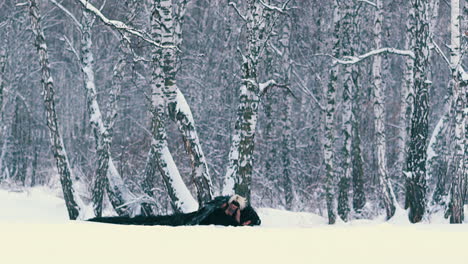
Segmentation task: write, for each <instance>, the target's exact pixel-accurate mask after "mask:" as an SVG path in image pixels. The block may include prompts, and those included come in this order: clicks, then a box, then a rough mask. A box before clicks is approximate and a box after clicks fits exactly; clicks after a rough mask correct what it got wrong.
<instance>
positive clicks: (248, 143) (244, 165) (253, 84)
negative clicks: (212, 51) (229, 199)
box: [223, 0, 289, 199]
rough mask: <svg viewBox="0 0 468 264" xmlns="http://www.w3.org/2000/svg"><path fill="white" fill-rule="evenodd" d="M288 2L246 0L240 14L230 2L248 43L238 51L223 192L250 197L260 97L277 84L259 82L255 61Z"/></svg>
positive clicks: (257, 61) (260, 57) (260, 54)
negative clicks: (236, 99) (238, 81)
mask: <svg viewBox="0 0 468 264" xmlns="http://www.w3.org/2000/svg"><path fill="white" fill-rule="evenodd" d="M288 2H289V0H288V1H286V2H285V3H284V4H283V5H282V7H281V8H279V7H275V6H272V5H270V4H269V3H266V2H264V1H262V0H248V1H247V3H246V12H245V14H242V12H241V11H240V10H239V9H238V8H237V6H236V4H235V3H233V2H230V3H229V4H230V5H231V6H232V7H233V8H234V10H235V11H236V13H237V14H238V15H239V16H240V17H241V19H242V21H243V23H244V25H245V27H246V30H247V32H246V34H247V43H246V46H247V47H246V52H245V54H244V53H242V52H241V56H242V62H241V65H242V66H241V67H242V69H241V71H242V75H241V76H242V85H241V87H240V96H239V105H238V108H237V119H236V123H235V126H234V131H233V135H232V138H231V147H230V151H229V160H228V166H227V170H226V174H225V177H224V184H223V194H225V195H229V194H233V193H236V194H239V195H241V196H244V197H247V199H250V193H251V182H252V173H253V153H254V146H255V142H254V138H255V132H256V125H257V119H258V106H259V103H260V97H261V95H263V94H264V93H265V92H266V90H267V89H268V88H270V87H271V86H274V85H276V82H275V81H273V80H271V81H268V82H266V83H263V84H262V83H260V82H259V80H258V64H259V62H260V60H261V59H262V57H263V53H264V49H265V45H266V43H267V41H268V40H269V38H270V36H271V34H272V31H273V29H274V26H275V22H276V19H277V16H278V12H280V13H283V12H284V10H285V8H286V5H287V4H288ZM239 51H240V50H239Z"/></svg>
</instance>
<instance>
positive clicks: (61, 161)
mask: <svg viewBox="0 0 468 264" xmlns="http://www.w3.org/2000/svg"><path fill="white" fill-rule="evenodd" d="M29 14H30V16H31V23H32V29H33V33H34V36H35V46H36V49H37V53H38V55H39V64H40V67H41V74H42V79H41V82H42V88H43V96H44V106H45V109H46V114H47V127H48V128H49V134H50V140H51V147H52V153H53V154H54V158H55V163H56V166H57V169H58V172H59V175H60V183H61V184H62V191H63V197H64V200H65V205H66V207H67V210H68V216H69V218H70V219H71V220H75V219H77V218H78V217H79V216H80V213H81V210H82V208H83V205H82V202H81V200H80V198H79V196H78V195H76V194H75V189H74V188H73V182H72V179H73V177H72V171H71V170H70V164H69V160H68V156H67V152H66V150H65V146H64V144H63V139H62V136H61V134H60V131H59V124H58V118H57V112H56V109H55V88H54V80H53V78H52V76H51V75H50V64H49V58H48V53H47V44H46V40H45V36H44V32H43V30H42V27H41V25H40V21H41V14H40V12H39V8H38V5H37V2H36V1H35V0H30V1H29Z"/></svg>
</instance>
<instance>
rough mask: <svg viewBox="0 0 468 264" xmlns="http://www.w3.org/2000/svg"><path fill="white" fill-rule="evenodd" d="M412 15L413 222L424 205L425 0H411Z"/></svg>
mask: <svg viewBox="0 0 468 264" xmlns="http://www.w3.org/2000/svg"><path fill="white" fill-rule="evenodd" d="M411 5H412V7H411V9H412V10H413V12H414V16H412V17H410V19H413V22H412V23H411V25H412V26H411V27H410V32H411V38H412V39H413V40H414V43H413V45H414V46H412V47H411V49H412V51H413V52H414V71H413V78H414V109H413V113H412V116H411V131H410V132H411V133H410V138H409V149H408V157H407V160H406V172H405V174H406V177H407V180H406V201H405V208H407V209H409V215H408V216H409V219H410V221H411V222H413V223H416V222H419V221H421V220H422V217H423V215H424V212H425V209H426V192H427V186H426V158H427V153H426V148H427V137H428V112H429V106H428V101H429V97H428V95H429V94H428V92H429V91H428V90H429V87H430V84H431V82H430V81H429V80H427V70H428V64H429V20H428V1H427V0H422V1H421V0H411Z"/></svg>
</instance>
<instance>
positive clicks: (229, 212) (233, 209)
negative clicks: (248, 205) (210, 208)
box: [225, 203, 239, 216]
mask: <svg viewBox="0 0 468 264" xmlns="http://www.w3.org/2000/svg"><path fill="white" fill-rule="evenodd" d="M237 209H239V207H238V206H237V205H235V204H232V203H231V204H229V205H228V207H227V208H226V211H225V212H226V214H227V215H230V216H232V215H234V214H235V213H236V211H237Z"/></svg>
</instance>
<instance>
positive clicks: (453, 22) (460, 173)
mask: <svg viewBox="0 0 468 264" xmlns="http://www.w3.org/2000/svg"><path fill="white" fill-rule="evenodd" d="M460 21H461V13H460V0H451V18H450V31H451V32H450V33H451V38H450V42H451V43H450V64H451V65H450V66H451V70H452V80H451V82H452V83H453V85H452V88H453V102H452V108H453V109H454V110H453V113H454V114H455V118H454V123H455V124H454V126H455V129H454V132H455V133H454V134H455V135H454V136H455V137H454V139H453V140H454V143H455V144H454V146H455V149H454V150H452V151H453V160H454V164H455V171H454V174H453V176H452V182H451V188H450V195H451V197H450V207H449V211H450V222H451V223H462V222H463V218H464V210H463V206H464V200H465V194H466V185H465V184H466V180H467V179H466V178H465V177H466V172H464V167H465V165H464V161H465V160H464V155H465V148H466V146H465V143H466V139H465V131H464V129H465V123H466V113H464V111H465V110H466V108H467V104H466V102H467V101H466V96H467V95H466V89H465V90H464V87H463V86H465V87H466V85H463V84H462V82H460V79H459V69H458V68H459V67H460V61H461V32H460ZM463 92H465V93H463Z"/></svg>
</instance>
